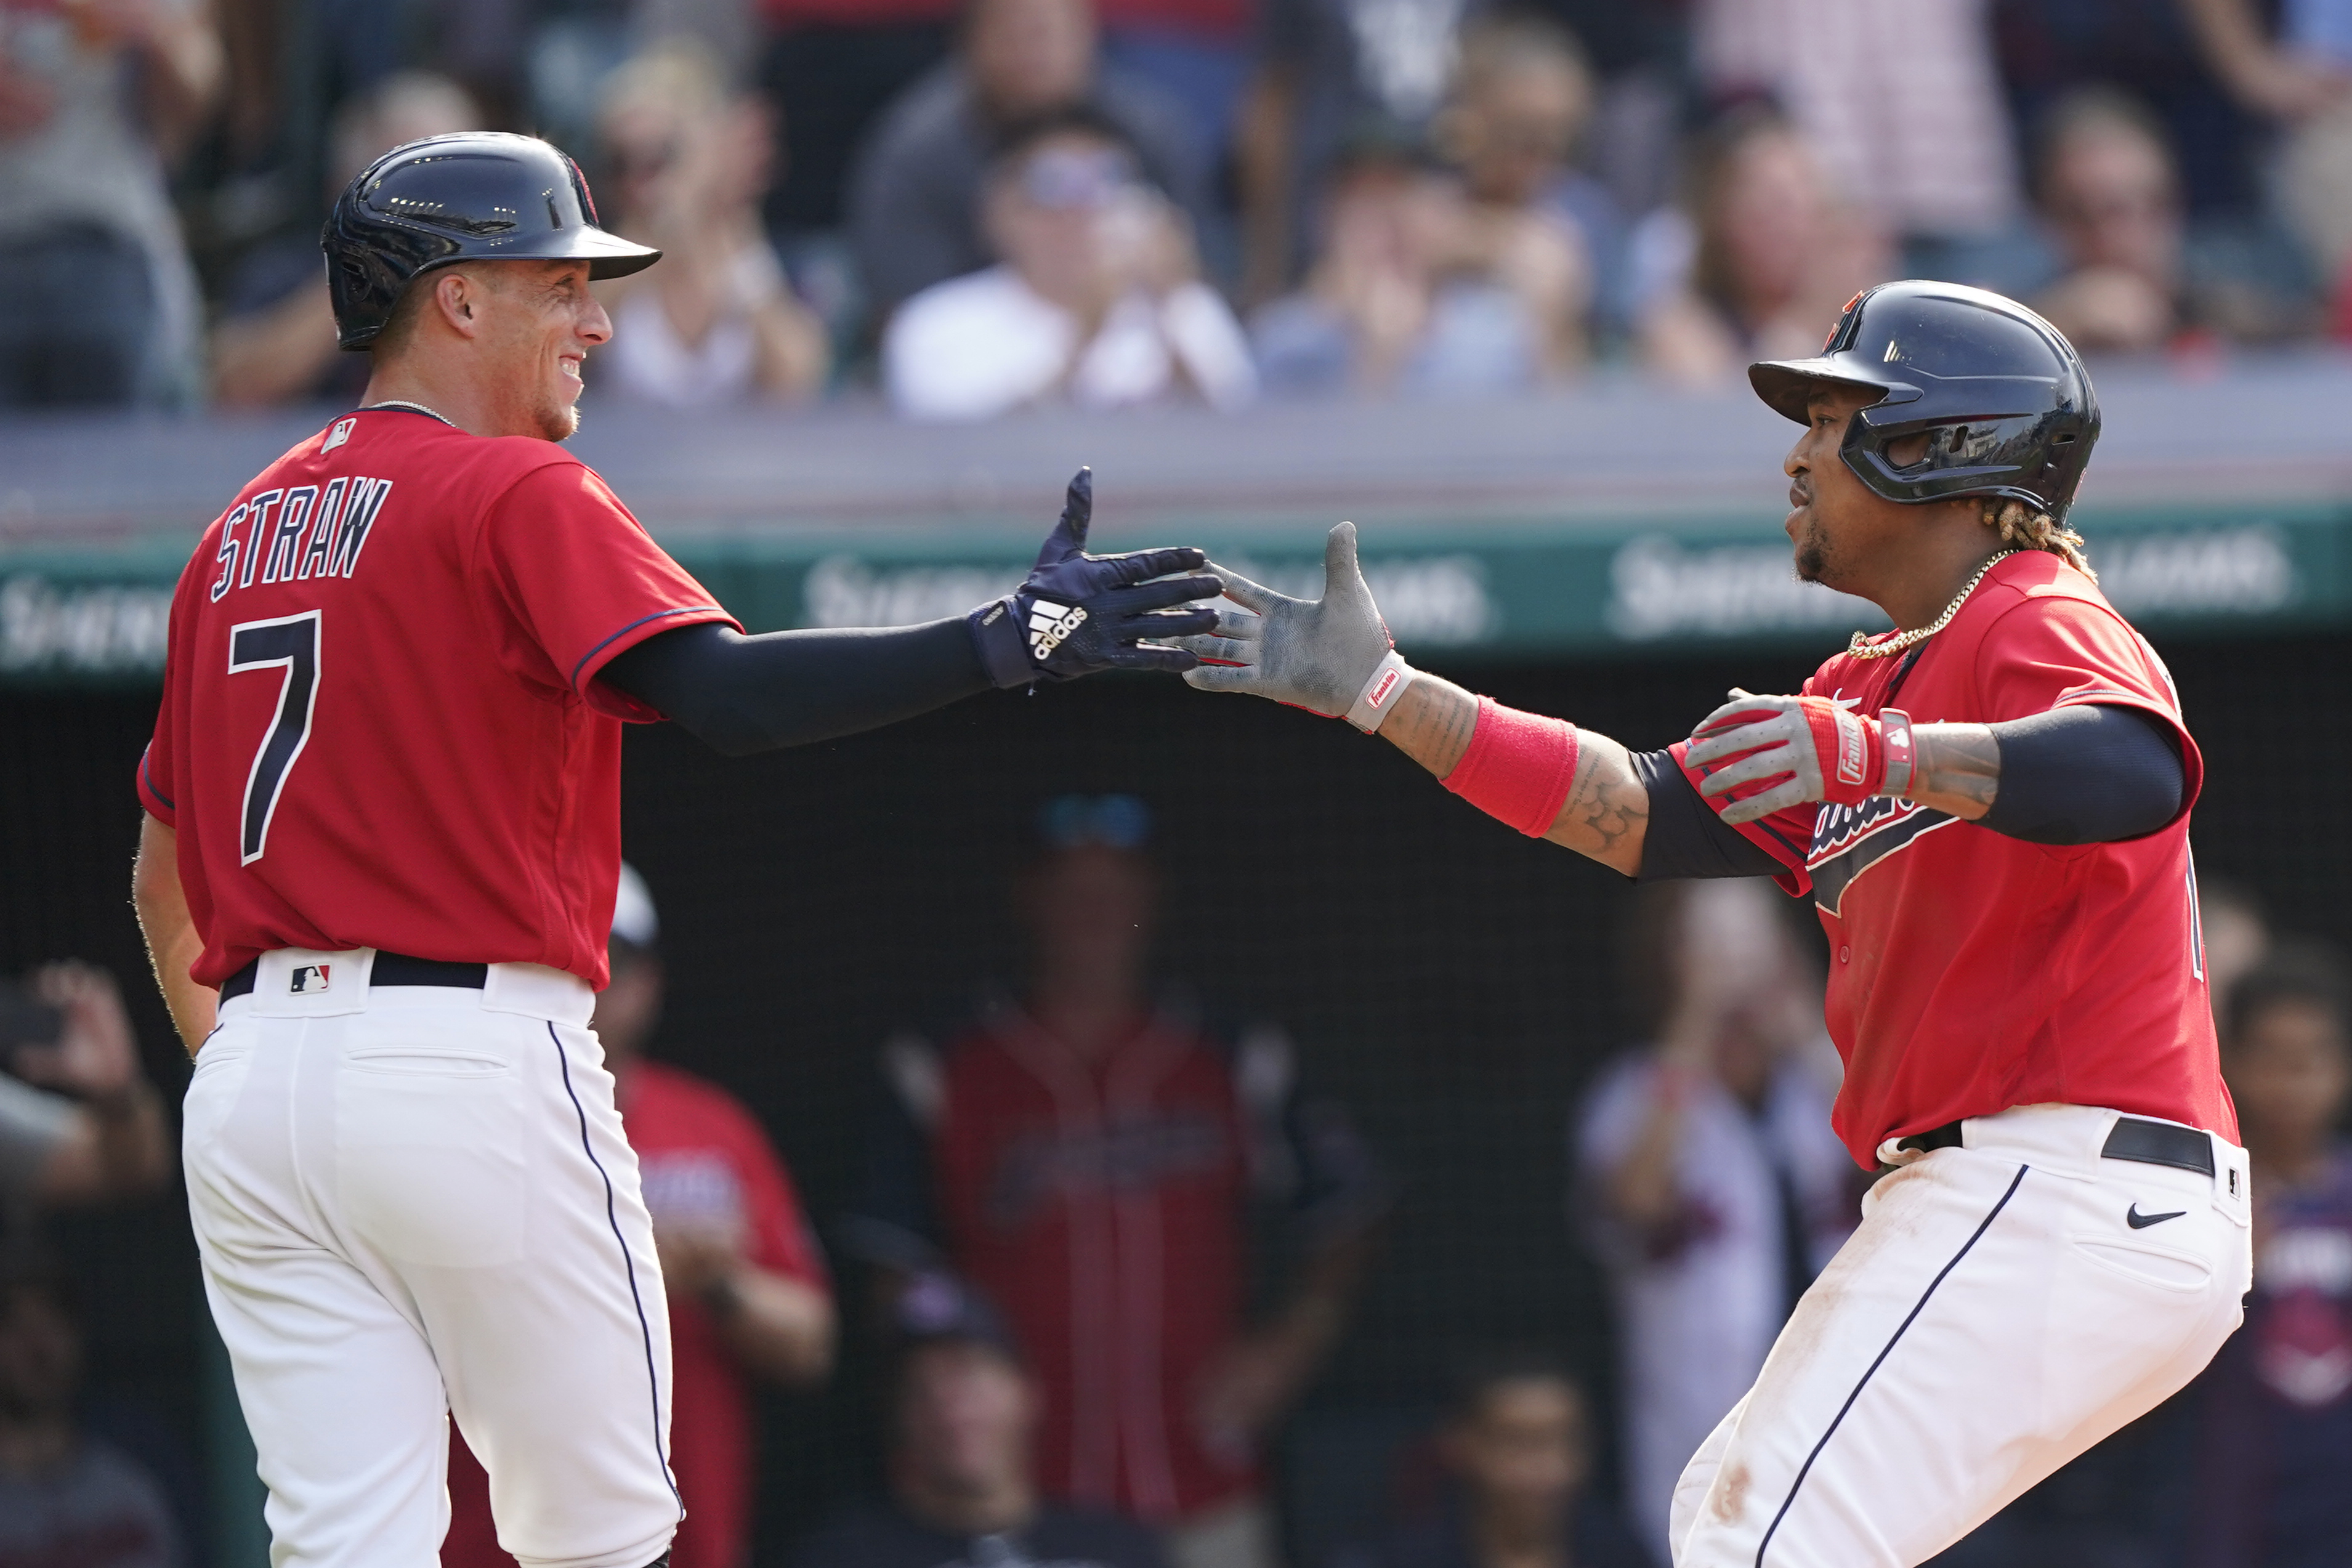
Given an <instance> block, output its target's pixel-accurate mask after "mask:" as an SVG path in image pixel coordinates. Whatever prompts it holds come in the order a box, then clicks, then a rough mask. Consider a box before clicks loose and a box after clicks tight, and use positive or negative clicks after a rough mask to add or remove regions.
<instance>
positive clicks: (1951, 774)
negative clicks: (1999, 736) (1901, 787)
mask: <svg viewBox="0 0 2352 1568" xmlns="http://www.w3.org/2000/svg"><path fill="white" fill-rule="evenodd" d="M1911 740H1912V744H1913V745H1914V746H1915V747H1916V750H1917V753H1918V760H1917V761H1916V763H1913V764H1912V773H1911V788H1910V790H1909V792H1908V794H1909V797H1910V798H1911V799H1913V800H1916V801H1917V802H1918V803H1919V804H1920V805H1925V806H1931V807H1933V808H1934V809H1936V810H1937V811H1942V812H1948V813H1949V814H1950V815H1952V816H1957V817H1959V818H1960V819H1961V820H1963V821H1966V822H1974V821H1975V820H1976V819H1977V818H1978V817H1979V816H1983V815H1984V814H1985V813H1986V812H1988V811H1990V810H1991V809H1992V803H1993V797H1994V796H1996V795H1999V794H2000V742H1999V741H1997V740H1995V739H1994V738H1993V732H1992V729H1991V727H1990V725H1985V724H1918V725H1914V726H1913V727H1912V731H1911Z"/></svg>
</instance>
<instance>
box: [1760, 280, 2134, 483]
mask: <svg viewBox="0 0 2352 1568" xmlns="http://www.w3.org/2000/svg"><path fill="white" fill-rule="evenodd" d="M1824 382H1832V383H1842V384H1846V385H1850V386H1859V387H1865V388H1868V389H1869V390H1871V391H1874V392H1876V393H1877V394H1878V400H1877V401H1876V402H1874V403H1873V404H1871V405H1869V406H1868V407H1865V408H1864V409H1862V410H1861V411H1860V412H1858V413H1856V414H1855V415H1854V416H1853V420H1852V421H1851V422H1850V423H1849V424H1848V425H1847V426H1846V431H1845V440H1844V443H1843V446H1841V447H1840V448H1839V455H1840V456H1841V457H1843V458H1844V459H1845V466H1846V467H1847V468H1851V469H1853V473H1854V476H1855V477H1856V478H1857V479H1861V480H1862V482H1863V483H1864V484H1865V485H1868V486H1869V487H1870V488H1871V489H1874V490H1875V491H1877V492H1878V493H1879V494H1880V495H1883V496H1885V498H1886V499H1887V500H1895V501H1904V502H1912V503H1916V502H1920V501H1931V500H1948V499H1950V498H1952V497H1955V496H2003V497H2009V498H2011V499H2014V500H2021V501H2024V502H2025V503H2026V504H2028V505H2029V506H2032V507H2033V508H2034V509H2035V510H2039V511H2044V512H2047V513H2049V514H2050V516H2051V517H2053V519H2056V520H2058V521H2064V519H2065V516H2066V509H2067V508H2068V507H2070V506H2072V505H2073V504H2074V489H2075V487H2076V486H2078V485H2079V484H2081V483H2082V482H2083V468H2084V464H2086V463H2088V462H2089V461H2090V460H2091V447H2092V444H2093V443H2094V442H2095V441H2097V440H2098V438H2099V402H2098V399H2097V398H2096V397H2095V396H2094V395H2093V394H2092V392H2091V376H2090V373H2089V372H2088V371H2086V370H2084V368H2083V361H2082V357H2081V356H2080V355H2079V354H2077V353H2075V352H2074V345H2073V344H2072V343H2069V342H2067V341H2066V339H2065V338H2064V336H2063V334H2061V333H2060V332H2059V331H2058V329H2057V328H2055V327H2053V326H2052V325H2051V324H2050V323H2049V322H2047V321H2043V320H2042V318H2041V317H2039V316H2037V315H2035V314H2034V313H2033V312H2032V311H2031V310H2027V309H2026V308H2025V307H2024V306H2022V305H2021V304H2019V303H2018V302H2017V301H2016V300H2010V299H2004V298H2003V297H2002V296H2000V295H1999V294H1993V293H1988V292H1987V291H1986V290H1984V289H1969V288H1964V287H1962V286H1960V285H1959V284H1957V283H1925V282H1917V281H1913V282H1906V283H1882V284H1880V285H1879V286H1878V287H1877V288H1875V289H1865V290H1864V291H1863V292H1862V293H1860V294H1857V295H1855V296H1854V297H1853V303H1851V304H1849V305H1847V306H1846V308H1845V313H1844V314H1843V315H1842V316H1840V317H1839V318H1838V323H1837V327H1836V329H1835V330H1834V331H1832V332H1831V333H1830V339H1829V342H1827V343H1825V344H1823V345H1822V352H1821V353H1820V354H1819V355H1818V356H1816V357H1815V358H1812V359H1789V360H1767V361H1765V362H1764V363H1760V364H1751V365H1749V366H1748V383H1749V384H1751V385H1753V386H1754V387H1755V388H1756V395H1758V396H1759V397H1761V398H1762V399H1763V400H1764V401H1765V402H1766V403H1767V404H1769V405H1771V407H1772V409H1773V410H1774V411H1775V412H1776V413H1779V414H1781V415H1784V416H1787V417H1789V418H1790V419H1793V420H1795V421H1796V422H1797V423H1798V424H1800V425H1802V424H1804V423H1805V422H1806V413H1805V404H1806V400H1807V399H1808V398H1810V397H1811V396H1812V395H1813V394H1814V393H1816V392H1818V391H1820V390H1821V388H1822V383H1824ZM1923 433H1924V434H1925V435H1927V438H1928V439H1927V452H1926V453H1925V454H1924V455H1923V456H1921V457H1919V458H1916V460H1914V461H1912V462H1910V463H1906V464H1902V465H1897V464H1895V462H1893V461H1891V460H1889V458H1887V456H1886V448H1887V447H1888V446H1889V445H1890V444H1891V443H1893V442H1896V441H1899V440H1901V439H1903V438H1904V437H1906V436H1917V435H1921V434H1923Z"/></svg>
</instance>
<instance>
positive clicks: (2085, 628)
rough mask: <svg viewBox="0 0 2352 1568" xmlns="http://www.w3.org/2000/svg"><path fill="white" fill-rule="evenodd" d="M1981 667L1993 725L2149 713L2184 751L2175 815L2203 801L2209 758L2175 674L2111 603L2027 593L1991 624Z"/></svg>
mask: <svg viewBox="0 0 2352 1568" xmlns="http://www.w3.org/2000/svg"><path fill="white" fill-rule="evenodd" d="M1976 670H1977V694H1978V699H1979V702H1980V703H1981V704H1982V709H1981V711H1982V712H1983V714H1984V722H1986V723H1990V724H1998V723H2000V722H2001V721H2004V720H2009V719H2026V718H2031V717H2032V715H2034V714H2036V713H2047V712H2049V711H2051V710H2053V709H2057V708H2069V707H2079V706H2084V705H2092V706H2097V707H2103V708H2129V709H2132V710H2135V711H2137V712H2141V713H2145V714H2147V716H2148V717H2149V718H2151V719H2153V720H2155V721H2157V722H2158V723H2159V724H2161V725H2162V726H2164V728H2165V729H2166V730H2168V731H2170V732H2171V734H2172V737H2173V742H2174V744H2175V745H2176V746H2178V747H2179V751H2180V771H2181V787H2180V811H2179V812H2177V813H2175V814H2174V817H2173V820H2174V821H2178V820H2179V816H2180V815H2181V814H2182V813H2185V812H2187V811H2188V810H2189V807H2190V806H2191V805H2195V804H2196V801H2197V795H2198V791H2199V789H2200V787H2201V786H2202V785H2203V784H2204V780H2205V762H2204V759H2203V757H2202V756H2200V754H2199V752H2198V750H2197V742H2196V741H2195V740H2194V739H2192V738H2191V737H2190V735H2189V729H2188V726H2187V725H2185V724H2183V723H2182V722H2181V719H2180V700H2179V696H2178V694H2177V693H2176V692H2175V690H2174V689H2173V685H2172V675H2171V672H2170V671H2168V670H2167V669H2166V668H2164V661H2163V660H2162V659H2160V658H2158V657H2157V654H2156V650H2155V649H2154V648H2152V647H2149V646H2148V645H2147V639H2146V638H2144V637H2141V636H2140V635H2139V634H2138V633H2137V632H2136V631H2134V630H2132V628H2131V627H2130V626H2128V625H2127V624H2126V623H2125V621H2124V620H2123V618H2122V617H2121V616H2117V615H2116V613H2115V612H2114V611H2113V610H2111V609H2109V608H2107V606H2106V605H2104V604H2101V603H2099V602H2097V601H2096V600H2095V599H2089V598H2083V597H2077V596H2075V595H2070V594H2054V593H2041V594H2033V595H2028V596H2027V597H2026V598H2024V599H2023V600H2022V601H2021V602H2020V603H2019V604H2018V605H2015V606H2014V607H2012V608H2011V609H2008V610H2005V611H2003V612H2002V613H2001V616H2000V618H1999V619H1998V620H1996V621H1994V622H1993V623H1992V624H1991V625H1990V626H1988V627H1986V629H1985V632H1984V635H1983V637H1982V638H1981V640H1980V641H1979V644H1978V653H1977V662H1976ZM2168 826H2169V825H2168Z"/></svg>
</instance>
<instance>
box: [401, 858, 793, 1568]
mask: <svg viewBox="0 0 2352 1568" xmlns="http://www.w3.org/2000/svg"><path fill="white" fill-rule="evenodd" d="M659 934H660V926H659V922H658V921H657V919H656V914H655V910H654V903H653V899H652V897H651V895H650V894H649V893H648V892H647V891H646V885H645V881H644V879H642V878H641V877H639V876H638V875H637V873H636V870H635V868H632V867H627V866H624V867H623V868H621V892H620V899H619V902H618V905H617V907H616V908H615V910H614V915H613V941H612V962H613V979H612V984H609V985H607V986H606V987H605V988H604V991H603V992H602V993H601V994H598V996H597V998H596V1016H595V1017H594V1019H593V1020H592V1022H593V1026H594V1028H595V1030H596V1036H597V1038H598V1039H600V1040H601V1041H603V1043H604V1065H605V1066H606V1067H607V1068H610V1069H611V1071H612V1073H613V1077H614V1091H615V1093H614V1098H615V1100H617V1102H618V1103H619V1105H620V1108H621V1120H622V1123H623V1126H624V1127H625V1130H626V1131H627V1133H628V1136H629V1145H630V1147H631V1148H633V1149H635V1151H636V1154H637V1171H638V1176H639V1180H640V1181H641V1182H642V1184H643V1185H644V1189H645V1197H646V1209H647V1210H648V1211H650V1212H651V1214H652V1215H653V1221H654V1245H655V1246H656V1248H657V1249H658V1250H659V1251H660V1253H661V1265H662V1283H663V1285H664V1286H665V1287H666V1288H667V1290H668V1292H669V1332H670V1431H669V1440H670V1451H669V1458H670V1468H671V1470H672V1471H673V1472H674V1473H675V1474H676V1475H677V1489H678V1497H679V1500H680V1501H682V1502H683V1503H684V1504H685V1507H686V1521H685V1522H684V1523H683V1524H681V1525H679V1526H678V1531H677V1540H676V1542H674V1543H673V1544H672V1546H671V1549H670V1551H671V1561H672V1563H673V1568H743V1565H744V1564H745V1563H747V1562H748V1561H749V1553H750V1551H751V1512H752V1480H753V1475H754V1472H755V1468H756V1458H757V1457H756V1453H755V1443H756V1437H757V1433H756V1429H755V1426H754V1422H753V1411H752V1407H751V1380H752V1379H753V1378H755V1377H756V1378H759V1379H762V1380H765V1381H768V1382H771V1383H774V1384H782V1385H785V1386H793V1387H801V1386H806V1385H808V1384H814V1383H818V1382H820V1381H822V1380H823V1379H824V1376H825V1374H826V1373H827V1372H828V1371H829V1370H830V1369H831V1367H832V1364H833V1346H834V1314H833V1297H832V1289H831V1286H830V1283H829V1281H828V1280H827V1278H826V1274H825V1268H824V1260H823V1258H822V1256H821V1255H820V1254H819V1252H818V1251H817V1247H816V1242H815V1239H814V1237H812V1236H811V1235H810V1234H809V1230H808V1226H807V1223H806V1221H805V1220H803V1218H802V1215H801V1208H800V1200H799V1198H798V1197H797V1196H796V1195H795V1194H794V1193H793V1181H792V1177H791V1175H790V1174H789V1173H786V1171H785V1170H784V1167H783V1163H782V1161H780V1160H778V1159H777V1158H776V1153H775V1151H774V1149H773V1148H772V1147H771V1146H770V1144H769V1142H768V1139H767V1135H766V1134H765V1133H764V1132H762V1131H761V1130H760V1124H759V1122H758V1121H755V1120H753V1118H752V1116H751V1112H750V1111H749V1110H745V1109H744V1107H743V1105H742V1104H741V1102H740V1101H739V1100H736V1099H735V1097H734V1096H732V1095H730V1094H729V1093H728V1092H727V1091H726V1090H725V1089H720V1088H719V1087H718V1086H717V1085H716V1084H712V1083H708V1082H705V1081H704V1080H703V1079H698V1078H696V1077H695V1076H693V1075H692V1074H690V1073H686V1072H681V1071H679V1070H678V1069H677V1068H674V1067H669V1066H667V1065H665V1064H663V1063H661V1062H657V1061H652V1060H648V1059H647V1058H646V1057H645V1055H644V1054H643V1053H644V1050H645V1046H646V1041H647V1040H648V1039H650V1038H651V1037H652V1035H653V1033H654V1028H655V1026H656V1024H658V1023H659V1021H660V1018H661V1001H662V967H661V960H660V958H659V956H658V955H657V953H656V949H655V942H656V938H657V937H658V935H659ZM449 1443H450V1455H449V1458H450V1470H449V1500H450V1510H451V1520H450V1525H449V1535H448V1539H447V1541H446V1542H445V1543H444V1545H443V1546H442V1549H441V1563H442V1568H513V1559H512V1558H510V1557H509V1556H508V1555H507V1554H506V1553H505V1552H501V1551H500V1550H499V1547H498V1544H497V1540H498V1537H497V1532H496V1530H495V1528H494V1526H493V1523H492V1521H491V1516H490V1508H489V1490H488V1480H487V1478H485V1477H484V1476H483V1474H482V1469H481V1466H480V1464H479V1463H478V1461H477V1460H476V1459H475V1458H474V1457H473V1456H472V1455H471V1454H470V1453H468V1452H467V1450H466V1447H465V1444H464V1441H463V1440H462V1439H461V1438H460V1437H459V1436H457V1431H456V1429H455V1428H454V1427H453V1428H452V1429H451V1432H450V1439H449Z"/></svg>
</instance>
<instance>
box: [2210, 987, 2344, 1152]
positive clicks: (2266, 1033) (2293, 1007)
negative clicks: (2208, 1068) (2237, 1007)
mask: <svg viewBox="0 0 2352 1568" xmlns="http://www.w3.org/2000/svg"><path fill="white" fill-rule="evenodd" d="M2347 1048H2352V1047H2347V1042H2346V1040H2345V1037H2344V1023H2343V1020H2342V1019H2340V1018H2338V1017H2337V1016H2336V1014H2335V1012H2334V1011H2333V1010H2332V1009H2330V1008H2327V1007H2325V1006H2322V1005H2319V1004H2317V1003H2315V1002H2306V1001H2301V1000H2282V1001H2278V1002H2274V1003H2273V1004H2271V1005H2268V1006H2266V1007H2263V1008H2262V1009H2261V1010H2259V1011H2258V1012H2256V1013H2255V1014H2254V1015H2253V1016H2252V1017H2250V1018H2248V1019H2247V1020H2246V1023H2245V1026H2244V1027H2243V1029H2242V1032H2241V1033H2240V1035H2239V1037H2237V1038H2236V1039H2234V1040H2232V1041H2231V1043H2230V1050H2229V1052H2228V1054H2227V1055H2226V1056H2225V1057H2224V1058H2223V1059H2222V1063H2221V1067H2222V1071H2223V1075H2224V1076H2225V1077H2226V1078H2227V1079H2229V1084H2230V1094H2231V1098H2232V1099H2233V1100H2236V1101H2237V1103H2238V1113H2239V1115H2240V1116H2241V1117H2242V1119H2243V1121H2244V1122H2245V1125H2246V1137H2247V1142H2249V1143H2251V1144H2253V1145H2254V1146H2255V1148H2256V1150H2257V1152H2259V1151H2260V1146H2261V1142H2262V1139H2263V1135H2264V1134H2265V1133H2267V1134H2270V1135H2271V1136H2273V1137H2279V1136H2284V1137H2287V1138H2294V1139H2307V1138H2310V1137H2312V1136H2314V1135H2315V1134H2317V1133H2320V1132H2322V1131H2325V1130H2326V1128H2328V1127H2331V1126H2333V1125H2335V1122H2336V1116H2337V1115H2338V1114H2339V1113H2340V1112H2341V1111H2342V1110H2343V1109H2344V1100H2345V1096H2346V1094H2347V1092H2352V1061H2347Z"/></svg>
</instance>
